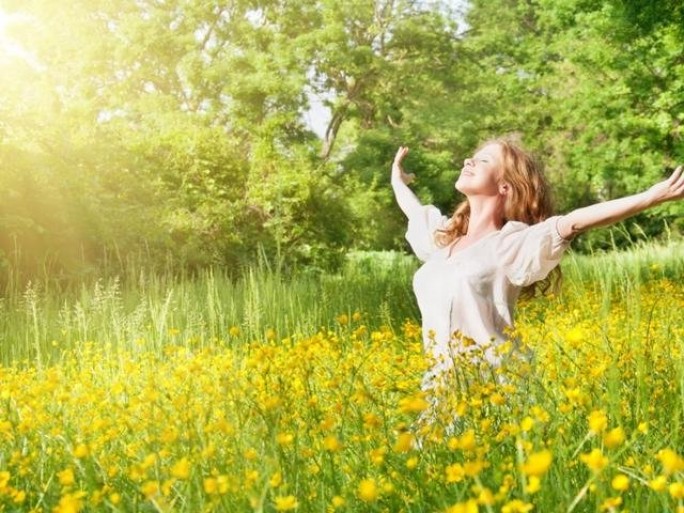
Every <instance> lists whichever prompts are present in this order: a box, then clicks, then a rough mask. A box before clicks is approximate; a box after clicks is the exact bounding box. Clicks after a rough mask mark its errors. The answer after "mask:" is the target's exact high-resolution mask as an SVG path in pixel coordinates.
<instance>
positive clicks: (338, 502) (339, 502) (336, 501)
mask: <svg viewBox="0 0 684 513" xmlns="http://www.w3.org/2000/svg"><path fill="white" fill-rule="evenodd" d="M346 503H347V501H345V500H344V497H340V496H339V495H335V496H334V497H333V498H332V505H333V508H335V509H337V508H341V507H342V506H344V505H345V504H346Z"/></svg>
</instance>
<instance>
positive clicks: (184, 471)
mask: <svg viewBox="0 0 684 513" xmlns="http://www.w3.org/2000/svg"><path fill="white" fill-rule="evenodd" d="M171 475H172V476H173V477H175V478H176V479H182V480H186V479H188V478H189V477H190V462H189V461H188V458H181V459H180V460H178V461H177V462H176V463H175V464H174V465H173V466H172V467H171Z"/></svg>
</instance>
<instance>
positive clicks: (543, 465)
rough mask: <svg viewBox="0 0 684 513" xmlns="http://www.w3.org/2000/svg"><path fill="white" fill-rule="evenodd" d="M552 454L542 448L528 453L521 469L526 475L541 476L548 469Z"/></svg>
mask: <svg viewBox="0 0 684 513" xmlns="http://www.w3.org/2000/svg"><path fill="white" fill-rule="evenodd" d="M552 461H553V456H552V454H551V451H549V450H548V449H544V450H542V451H539V452H535V453H532V454H530V457H529V458H528V459H527V462H526V463H524V464H523V466H522V471H523V473H524V474H525V475H527V476H537V477H540V476H543V475H544V474H546V472H547V471H548V470H549V467H550V466H551V462H552Z"/></svg>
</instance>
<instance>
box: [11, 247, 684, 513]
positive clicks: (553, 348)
mask: <svg viewBox="0 0 684 513" xmlns="http://www.w3.org/2000/svg"><path fill="white" fill-rule="evenodd" d="M683 249H684V245H683V244H682V243H675V242H672V243H671V244H670V245H668V246H666V247H661V246H655V245H645V246H642V247H636V248H633V249H631V250H629V251H627V252H622V253H612V254H605V255H594V256H591V257H588V256H579V255H573V254H570V255H568V256H567V257H566V258H565V260H564V261H563V264H562V269H563V275H564V278H563V282H562V287H561V288H560V290H559V291H557V293H556V294H555V295H552V296H548V297H542V298H535V299H532V300H529V301H526V302H525V303H523V304H521V305H520V308H519V312H518V325H517V333H516V336H517V337H518V338H519V339H520V340H521V341H522V343H523V344H525V345H527V346H529V348H530V349H531V350H532V352H533V354H534V355H535V357H534V359H533V360H532V361H531V362H519V361H511V363H510V364H509V365H506V366H504V367H502V368H501V369H498V370H497V371H492V370H491V369H486V368H481V367H479V366H478V364H476V363H473V362H472V361H471V360H463V361H458V362H456V366H455V370H454V372H453V373H452V374H451V375H450V376H449V380H450V383H449V386H448V387H447V389H446V390H443V391H439V392H438V394H437V395H438V398H437V399H435V398H433V397H427V396H425V394H423V393H422V392H421V390H420V382H421V377H422V374H423V372H424V370H425V369H426V366H427V364H428V363H427V362H426V360H425V358H424V356H423V353H422V342H421V337H420V326H419V318H418V312H417V308H416V306H415V302H414V299H413V296H412V293H411V289H410V283H411V276H412V273H413V271H414V270H415V267H416V262H415V261H414V260H413V259H411V258H409V257H405V256H402V255H391V254H384V255H373V254H368V255H357V256H356V258H354V259H352V260H350V261H349V263H348V265H347V266H346V268H345V269H344V270H343V271H342V272H341V273H339V274H337V275H325V274H300V275H297V276H296V277H289V278H286V277H283V276H281V275H280V274H279V273H278V272H276V271H273V270H270V269H269V268H268V267H266V266H262V267H260V268H255V269H246V270H245V271H244V272H243V273H241V274H240V278H238V279H230V278H229V277H228V276H227V275H226V274H225V273H222V272H220V271H218V270H216V271H213V272H209V271H207V272H206V273H203V274H201V275H199V276H194V277H179V276H171V275H164V274H163V273H158V274H154V275H147V274H145V273H144V272H142V271H140V270H132V271H131V272H130V273H129V274H128V275H125V276H121V277H111V278H102V279H99V280H95V281H92V282H90V283H82V284H80V285H79V286H70V287H64V286H61V285H60V284H58V283H55V282H51V281H50V280H49V279H45V280H43V281H42V282H34V283H30V284H28V285H22V286H21V287H20V286H19V285H18V283H16V282H12V281H11V280H10V281H8V283H7V286H6V290H5V292H4V295H3V298H2V299H1V300H0V336H1V346H0V362H1V366H0V510H1V511H31V512H50V513H74V512H79V511H111V512H117V511H118V512H128V511H149V512H154V511H163V512H202V511H207V512H208V511H228V512H233V511H235V512H242V511H246V512H251V511H255V512H272V511H297V512H333V511H377V512H380V511H387V512H396V511H406V512H448V513H473V512H487V513H490V512H502V513H522V512H528V511H534V512H595V511H599V512H600V511H606V512H617V511H631V512H651V511H652V512H667V511H673V512H675V511H679V512H683V511H684V451H682V449H681V448H682V447H684V443H683V440H682V438H683V437H684V432H683V431H682V427H681V426H682V414H683V412H682V406H683V405H684V363H683V360H682V349H683V347H684V316H683V315H682V311H683V310H684V285H682V283H683V281H682V278H683V277H684V259H682V258H681V254H682V250H683ZM502 350H503V351H506V350H507V348H506V347H504V348H503V349H502Z"/></svg>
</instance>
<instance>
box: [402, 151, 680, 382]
mask: <svg viewBox="0 0 684 513" xmlns="http://www.w3.org/2000/svg"><path fill="white" fill-rule="evenodd" d="M407 153H408V148H406V147H401V148H399V150H398V151H397V154H396V156H395V158H394V163H393V165H392V180H391V182H392V188H393V190H394V193H395V196H396V199H397V202H398V203H399V207H400V208H401V210H402V211H403V212H404V214H406V216H407V217H408V231H407V233H406V238H407V240H408V242H409V243H410V245H411V248H412V249H413V251H414V252H415V254H416V256H418V258H419V259H420V260H421V261H423V262H424V264H423V265H422V267H421V268H420V269H419V270H418V271H417V272H416V274H415V277H414V281H413V286H414V292H415V294H416V298H417V301H418V307H419V309H420V313H421V316H422V325H423V343H424V346H425V350H426V352H427V353H428V355H432V357H433V358H434V359H433V365H432V367H431V369H430V372H428V373H427V374H426V379H425V381H424V384H423V387H424V388H431V387H432V386H433V378H434V377H435V376H438V375H440V374H442V373H443V372H444V371H445V370H447V369H449V368H450V367H452V366H453V361H454V357H455V354H456V353H463V352H464V351H471V350H473V349H476V350H478V352H477V353H473V354H478V355H481V357H482V358H484V359H485V360H486V361H487V362H488V363H489V364H490V365H492V366H494V367H497V366H498V365H500V363H501V355H500V352H501V351H499V350H497V349H498V348H499V347H500V346H501V344H502V343H503V342H505V341H506V340H507V337H506V332H507V330H509V329H510V328H511V327H512V325H513V312H514V308H515V303H516V300H517V299H518V297H519V295H520V292H521V291H523V290H524V289H529V288H530V287H533V286H535V284H538V283H539V282H540V281H543V280H545V279H547V277H548V275H549V273H550V272H551V271H552V270H553V269H554V268H555V267H556V266H557V265H558V263H559V261H560V259H561V256H562V254H563V252H564V251H565V250H566V249H567V247H568V245H569V241H570V240H571V239H572V238H573V237H574V236H575V235H577V234H578V233H581V232H583V231H586V230H588V229H590V228H594V227H597V226H605V225H608V224H611V223H615V222H617V221H620V220H622V219H625V218H627V217H629V216H631V215H634V214H636V213H638V212H641V211H643V210H645V209H647V208H650V207H652V206H655V205H658V204H660V203H663V202H665V201H669V200H675V199H681V198H683V197H684V173H682V167H681V166H679V167H678V168H677V169H676V170H675V171H674V173H672V175H671V176H670V178H668V179H667V180H664V181H662V182H660V183H658V184H656V185H654V186H652V187H651V188H649V189H648V190H647V191H644V192H642V193H639V194H634V195H632V196H627V197H624V198H621V199H616V200H611V201H606V202H604V203H598V204H595V205H591V206H588V207H584V208H580V209H577V210H574V211H572V212H570V213H569V214H566V215H563V216H553V217H552V216H551V206H550V201H549V192H548V186H547V184H546V181H545V180H544V177H543V174H542V172H541V169H540V167H539V166H538V165H537V163H536V162H535V161H534V160H533V159H532V158H531V157H530V156H529V155H528V154H527V153H525V151H523V150H522V149H521V148H520V147H519V146H517V145H516V144H515V143H514V142H512V141H510V140H507V139H496V140H493V141H491V142H488V143H486V144H484V145H483V146H482V147H480V148H479V150H478V151H477V152H476V153H475V154H474V155H473V157H472V158H469V159H466V160H465V162H464V164H463V168H462V170H461V173H460V175H459V177H458V180H457V181H456V189H457V190H458V191H460V192H461V193H463V194H464V195H465V197H466V200H465V201H464V202H463V203H461V205H459V206H458V207H457V209H456V211H455V213H454V214H453V216H452V217H451V219H447V218H446V217H445V216H443V215H442V214H441V213H440V212H439V210H438V209H437V208H435V207H434V206H432V205H428V206H424V205H422V204H421V203H420V201H419V200H418V198H417V197H416V196H415V195H414V194H413V192H412V191H411V190H410V189H409V187H408V184H409V183H410V182H411V180H412V175H407V174H406V173H405V172H404V171H403V169H402V166H401V163H402V160H403V159H404V157H405V156H406V154H407ZM476 358H478V359H479V358H480V356H478V357H476Z"/></svg>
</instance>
